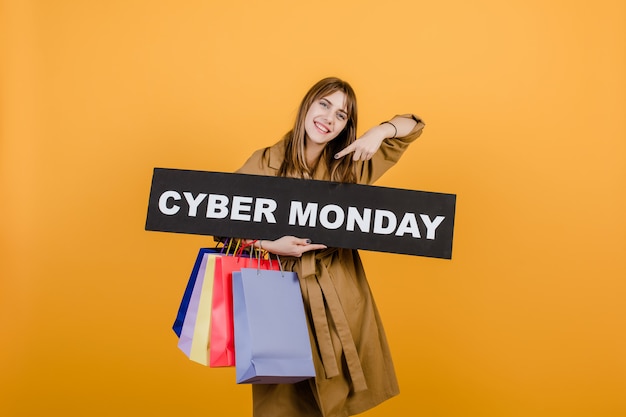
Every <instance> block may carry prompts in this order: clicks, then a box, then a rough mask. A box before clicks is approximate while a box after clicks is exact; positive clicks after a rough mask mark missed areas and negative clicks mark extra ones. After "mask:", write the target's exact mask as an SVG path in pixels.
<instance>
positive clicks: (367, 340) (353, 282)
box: [237, 115, 424, 417]
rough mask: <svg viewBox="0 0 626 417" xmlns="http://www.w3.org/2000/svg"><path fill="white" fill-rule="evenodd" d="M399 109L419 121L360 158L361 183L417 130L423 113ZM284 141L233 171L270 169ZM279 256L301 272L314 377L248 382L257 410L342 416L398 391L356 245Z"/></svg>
mask: <svg viewBox="0 0 626 417" xmlns="http://www.w3.org/2000/svg"><path fill="white" fill-rule="evenodd" d="M403 116H404V117H412V118H414V119H415V120H417V121H418V124H417V126H416V127H415V128H414V129H413V131H412V132H411V133H410V134H409V135H407V136H405V137H403V138H395V139H386V140H385V141H383V144H382V145H381V148H380V149H379V150H378V152H377V153H376V154H375V155H374V157H373V158H372V159H371V160H370V161H368V162H367V163H362V162H361V163H360V165H359V166H358V171H357V176H358V178H357V181H358V182H359V183H360V184H372V183H373V182H374V181H376V180H377V179H378V178H380V176H381V175H382V174H384V173H385V172H386V171H387V170H388V169H389V168H391V167H392V166H393V165H394V164H395V163H396V162H397V161H398V160H399V159H400V157H401V156H402V154H403V153H404V151H405V150H406V149H407V147H408V145H409V144H410V143H411V142H413V141H414V140H415V139H417V138H418V137H419V136H420V134H421V133H422V129H423V127H424V123H423V122H422V121H421V120H420V119H418V118H417V117H415V116H413V115H403ZM284 145H285V144H284V142H283V141H280V142H278V143H277V144H275V145H274V146H271V147H268V148H265V149H260V150H258V151H256V152H255V153H254V154H253V155H252V156H251V157H250V158H249V159H248V161H247V162H246V163H245V164H244V165H243V167H242V168H241V169H239V170H238V171H237V172H238V173H243V174H256V175H271V176H275V175H276V173H277V171H278V169H279V168H280V165H281V163H282V161H283V157H284ZM323 165H324V164H319V165H318V169H317V171H316V172H315V174H314V178H315V179H317V180H328V179H329V175H328V171H327V169H326V167H325V166H323ZM302 237H306V236H302ZM316 243H323V242H316ZM281 259H282V261H283V264H284V267H285V268H286V269H287V270H292V271H295V272H297V273H298V276H299V279H300V286H301V288H302V296H303V299H304V305H305V308H306V311H307V319H308V324H309V329H310V335H311V346H312V348H313V349H312V350H313V361H314V364H315V371H316V375H317V376H316V378H312V379H310V380H307V381H303V382H300V383H297V384H280V385H253V389H252V391H253V410H254V416H255V417H282V416H284V417H302V416H316V417H319V416H324V417H331V416H332V417H335V416H337V417H339V416H342V417H343V416H348V415H354V414H358V413H361V412H363V411H365V410H368V409H370V408H372V407H374V406H376V405H378V404H380V403H381V402H383V401H385V400H387V399H389V398H391V397H393V396H394V395H397V394H398V393H399V388H398V382H397V379H396V374H395V370H394V367H393V362H392V359H391V354H390V351H389V346H388V344H387V338H386V336H385V332H384V329H383V326H382V323H381V320H380V317H379V314H378V310H377V308H376V304H375V303H374V299H373V296H372V292H371V290H370V287H369V284H368V282H367V279H366V277H365V272H364V270H363V266H362V263H361V259H360V257H359V253H358V251H356V250H351V249H337V248H329V249H325V250H323V251H313V252H307V253H305V254H303V255H302V257H301V258H281Z"/></svg>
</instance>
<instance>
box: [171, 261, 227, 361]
mask: <svg viewBox="0 0 626 417" xmlns="http://www.w3.org/2000/svg"><path fill="white" fill-rule="evenodd" d="M220 256H221V255H220V254H216V253H207V254H205V255H204V257H203V261H202V264H201V267H200V269H199V273H198V276H197V279H196V282H195V285H194V288H193V291H192V294H191V298H190V301H189V305H188V310H187V314H186V316H185V320H184V321H183V328H182V330H181V335H180V338H179V340H178V347H179V348H180V349H181V350H182V351H183V352H184V353H185V355H187V357H188V358H189V359H191V360H192V361H194V362H198V363H200V364H202V365H208V345H209V331H210V323H211V321H210V320H211V303H212V298H213V297H212V293H213V277H214V271H215V259H216V258H218V257H220Z"/></svg>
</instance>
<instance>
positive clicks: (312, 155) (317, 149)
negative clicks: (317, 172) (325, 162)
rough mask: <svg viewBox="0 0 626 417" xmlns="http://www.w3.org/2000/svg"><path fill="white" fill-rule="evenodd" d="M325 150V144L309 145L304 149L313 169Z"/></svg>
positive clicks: (308, 163) (309, 164)
mask: <svg viewBox="0 0 626 417" xmlns="http://www.w3.org/2000/svg"><path fill="white" fill-rule="evenodd" d="M323 150H324V146H323V145H317V146H311V145H309V146H307V147H306V149H305V150H304V154H305V156H306V163H307V165H308V166H309V168H311V169H313V168H314V167H315V166H316V165H317V163H318V162H319V159H320V155H321V154H322V151H323Z"/></svg>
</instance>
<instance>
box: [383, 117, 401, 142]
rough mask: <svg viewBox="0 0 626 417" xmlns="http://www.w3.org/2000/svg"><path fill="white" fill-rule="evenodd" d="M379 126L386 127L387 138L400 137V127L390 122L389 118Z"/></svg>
mask: <svg viewBox="0 0 626 417" xmlns="http://www.w3.org/2000/svg"><path fill="white" fill-rule="evenodd" d="M379 126H380V127H381V128H383V129H385V138H388V139H394V138H396V137H398V128H397V127H396V125H395V124H394V123H392V122H390V121H389V120H385V121H384V122H382V123H381V124H380V125H379Z"/></svg>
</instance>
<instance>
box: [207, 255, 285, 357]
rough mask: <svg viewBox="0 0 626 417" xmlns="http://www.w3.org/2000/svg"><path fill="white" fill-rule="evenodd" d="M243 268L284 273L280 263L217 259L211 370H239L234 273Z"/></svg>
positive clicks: (256, 259)
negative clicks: (234, 311) (229, 368)
mask: <svg viewBox="0 0 626 417" xmlns="http://www.w3.org/2000/svg"><path fill="white" fill-rule="evenodd" d="M241 268H258V269H267V270H280V267H279V265H278V261H277V260H269V259H260V258H255V257H251V258H244V257H241V256H221V257H217V258H215V274H214V281H213V303H212V310H211V332H210V340H209V366H211V367H221V366H235V328H234V323H233V272H235V271H240V270H241Z"/></svg>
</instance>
